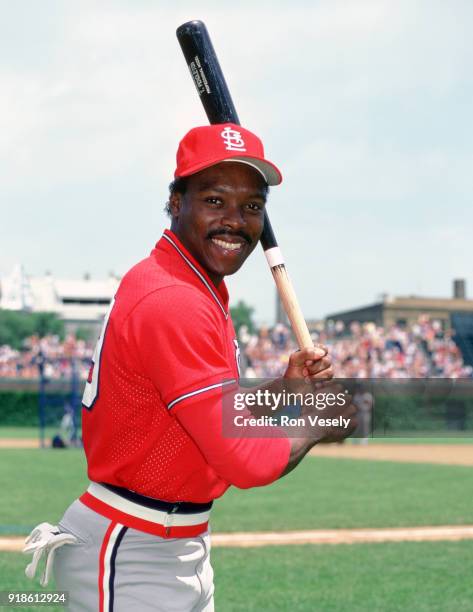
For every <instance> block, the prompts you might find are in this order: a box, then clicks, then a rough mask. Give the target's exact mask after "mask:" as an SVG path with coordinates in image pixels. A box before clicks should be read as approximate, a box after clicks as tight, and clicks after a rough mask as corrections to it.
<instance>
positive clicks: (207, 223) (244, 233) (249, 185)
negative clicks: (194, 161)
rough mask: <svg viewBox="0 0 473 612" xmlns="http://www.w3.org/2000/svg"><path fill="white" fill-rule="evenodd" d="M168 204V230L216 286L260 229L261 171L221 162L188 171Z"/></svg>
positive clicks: (241, 259)
mask: <svg viewBox="0 0 473 612" xmlns="http://www.w3.org/2000/svg"><path fill="white" fill-rule="evenodd" d="M186 182H187V188H186V191H185V193H184V194H181V193H173V194H172V195H171V197H170V200H169V204H170V208H171V214H172V224H171V230H172V231H173V232H174V233H175V234H176V236H177V237H178V238H179V239H180V241H181V242H182V244H183V245H184V246H185V247H186V248H187V249H188V250H189V251H190V253H192V255H193V256H194V257H195V258H196V260H197V261H198V262H199V263H200V264H201V266H202V267H203V268H204V269H205V270H206V272H207V274H208V275H209V277H210V279H211V280H212V282H213V283H214V284H215V285H216V286H218V285H219V284H220V282H221V281H222V279H223V277H224V276H227V275H228V274H234V273H235V272H236V271H237V270H239V268H240V267H241V266H242V264H243V262H244V261H245V260H246V258H247V257H248V255H249V254H250V253H251V252H252V251H253V249H254V248H255V246H256V244H257V243H258V240H259V238H260V236H261V233H262V231H263V221H264V207H265V203H266V194H267V186H266V182H265V181H264V179H263V177H262V176H261V174H260V173H259V172H258V171H256V170H255V169H254V168H252V167H251V166H248V165H247V164H242V163H238V162H222V163H220V164H217V165H215V166H211V167H210V168H207V169H205V170H202V171H201V172H198V173H196V174H193V175H191V176H189V177H188V178H187V180H186Z"/></svg>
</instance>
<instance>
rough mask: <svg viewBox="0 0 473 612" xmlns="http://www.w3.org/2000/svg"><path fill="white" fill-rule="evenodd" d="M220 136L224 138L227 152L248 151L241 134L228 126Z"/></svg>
mask: <svg viewBox="0 0 473 612" xmlns="http://www.w3.org/2000/svg"><path fill="white" fill-rule="evenodd" d="M220 136H221V137H222V138H223V142H224V143H225V148H226V149H227V151H246V148H245V141H244V140H243V138H242V137H241V132H237V130H234V129H233V128H231V127H230V126H227V127H226V128H225V129H224V130H223V132H221V134H220Z"/></svg>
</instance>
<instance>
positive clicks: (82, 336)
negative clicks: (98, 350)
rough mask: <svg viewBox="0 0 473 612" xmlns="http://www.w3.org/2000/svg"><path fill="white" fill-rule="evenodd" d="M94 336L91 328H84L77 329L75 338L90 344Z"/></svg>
mask: <svg viewBox="0 0 473 612" xmlns="http://www.w3.org/2000/svg"><path fill="white" fill-rule="evenodd" d="M93 336H94V333H93V331H92V330H91V329H90V327H85V326H82V327H78V328H77V329H76V333H75V337H76V338H77V340H84V341H85V342H89V341H90V340H92V338H93Z"/></svg>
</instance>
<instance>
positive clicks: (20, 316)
mask: <svg viewBox="0 0 473 612" xmlns="http://www.w3.org/2000/svg"><path fill="white" fill-rule="evenodd" d="M48 334H54V335H58V336H59V337H60V338H64V323H63V321H61V319H59V317H58V316H57V315H56V314H54V313H52V312H22V311H17V310H0V345H2V344H8V345H9V346H11V347H13V348H15V349H20V348H21V347H22V345H23V342H24V341H25V339H26V338H28V337H29V336H34V335H36V336H40V337H43V336H46V335H48Z"/></svg>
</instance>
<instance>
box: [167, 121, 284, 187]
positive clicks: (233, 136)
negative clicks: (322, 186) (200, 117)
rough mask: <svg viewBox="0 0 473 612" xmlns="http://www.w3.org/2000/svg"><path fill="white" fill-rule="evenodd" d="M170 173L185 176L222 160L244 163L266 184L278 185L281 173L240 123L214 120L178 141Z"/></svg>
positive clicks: (260, 143) (258, 142) (259, 144)
mask: <svg viewBox="0 0 473 612" xmlns="http://www.w3.org/2000/svg"><path fill="white" fill-rule="evenodd" d="M176 161H177V168H176V171H175V172H174V177H175V178H178V177H181V176H189V175H191V174H195V173H196V172H200V171H201V170H204V169H205V168H209V167H210V166H214V165H215V164H219V163H221V162H225V161H232V162H241V163H242V164H248V165H249V166H252V167H253V168H254V169H255V170H257V171H258V172H259V173H260V174H262V176H263V178H264V180H265V181H266V183H267V184H268V185H279V183H281V181H282V174H281V172H280V171H279V170H278V168H276V166H275V165H274V164H273V163H272V162H270V161H268V160H267V159H265V157H264V148H263V143H262V142H261V140H260V139H259V138H258V136H256V135H255V134H253V133H252V132H250V131H248V130H245V128H243V127H241V125H236V124H234V123H216V124H214V125H204V126H202V127H196V128H193V129H192V130H190V132H187V134H186V135H185V136H184V138H183V139H182V140H181V142H180V143H179V148H178V150H177V155H176Z"/></svg>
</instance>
